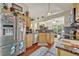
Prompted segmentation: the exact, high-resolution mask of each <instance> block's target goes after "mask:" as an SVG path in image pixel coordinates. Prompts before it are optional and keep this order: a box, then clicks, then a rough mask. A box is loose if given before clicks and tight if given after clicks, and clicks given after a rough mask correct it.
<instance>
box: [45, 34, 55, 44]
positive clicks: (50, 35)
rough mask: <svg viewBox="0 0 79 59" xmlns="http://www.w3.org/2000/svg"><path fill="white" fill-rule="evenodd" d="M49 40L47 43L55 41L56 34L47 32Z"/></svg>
mask: <svg viewBox="0 0 79 59" xmlns="http://www.w3.org/2000/svg"><path fill="white" fill-rule="evenodd" d="M46 39H47V40H46V41H47V43H49V44H53V43H54V35H53V33H47V38H46Z"/></svg>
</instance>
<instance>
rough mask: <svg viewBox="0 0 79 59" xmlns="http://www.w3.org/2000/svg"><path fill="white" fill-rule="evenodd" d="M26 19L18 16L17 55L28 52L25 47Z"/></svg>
mask: <svg viewBox="0 0 79 59" xmlns="http://www.w3.org/2000/svg"><path fill="white" fill-rule="evenodd" d="M25 23H26V22H25V19H24V18H23V16H22V15H18V16H17V29H16V30H17V47H16V55H19V54H21V53H23V52H25V51H26V45H25V43H26V42H25V35H26V27H25Z"/></svg>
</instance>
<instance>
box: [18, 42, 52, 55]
mask: <svg viewBox="0 0 79 59" xmlns="http://www.w3.org/2000/svg"><path fill="white" fill-rule="evenodd" d="M40 47H41V46H38V43H36V44H33V45H32V46H31V47H29V48H26V52H24V53H22V54H20V55H18V56H29V55H30V54H31V53H32V52H34V51H36V50H37V49H39V48H40ZM46 47H47V48H49V49H50V48H51V45H50V44H48V46H46Z"/></svg>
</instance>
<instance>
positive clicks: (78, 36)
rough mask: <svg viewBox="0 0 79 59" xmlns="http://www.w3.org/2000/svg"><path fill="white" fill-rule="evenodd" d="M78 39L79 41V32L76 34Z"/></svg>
mask: <svg viewBox="0 0 79 59" xmlns="http://www.w3.org/2000/svg"><path fill="white" fill-rule="evenodd" d="M76 39H77V40H79V32H76Z"/></svg>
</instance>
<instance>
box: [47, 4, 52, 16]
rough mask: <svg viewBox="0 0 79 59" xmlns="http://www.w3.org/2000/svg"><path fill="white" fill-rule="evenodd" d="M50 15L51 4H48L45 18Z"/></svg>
mask: <svg viewBox="0 0 79 59" xmlns="http://www.w3.org/2000/svg"><path fill="white" fill-rule="evenodd" d="M51 14H52V11H51V4H50V3H48V13H47V16H50V15H51Z"/></svg>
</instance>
